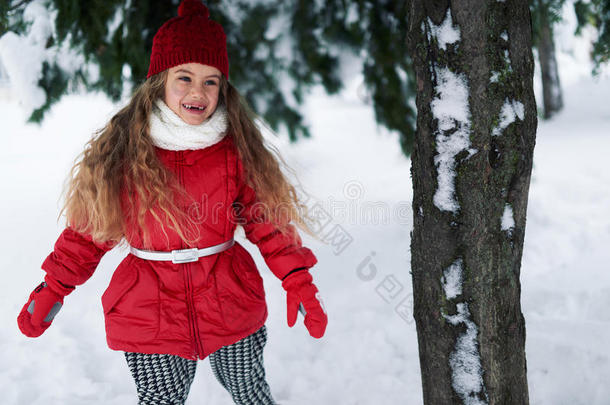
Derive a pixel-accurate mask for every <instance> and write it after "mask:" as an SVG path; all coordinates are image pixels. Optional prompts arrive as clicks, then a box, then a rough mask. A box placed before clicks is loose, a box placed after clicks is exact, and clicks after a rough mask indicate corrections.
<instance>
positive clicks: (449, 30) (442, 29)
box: [428, 7, 460, 50]
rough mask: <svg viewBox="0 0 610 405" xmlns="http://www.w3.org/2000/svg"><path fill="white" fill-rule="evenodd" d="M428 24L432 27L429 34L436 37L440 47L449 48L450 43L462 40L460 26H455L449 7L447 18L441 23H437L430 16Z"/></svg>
mask: <svg viewBox="0 0 610 405" xmlns="http://www.w3.org/2000/svg"><path fill="white" fill-rule="evenodd" d="M428 26H429V27H430V33H429V34H428V36H429V38H428V39H430V35H431V36H433V37H434V38H436V40H437V41H438V47H439V48H440V49H443V50H447V45H448V44H453V43H455V42H457V41H459V40H460V27H458V26H457V25H456V26H455V27H454V26H453V20H452V19H451V8H450V7H448V8H447V14H446V15H445V19H444V20H443V22H442V23H441V24H440V25H436V24H434V23H433V22H432V20H431V19H429V18H428Z"/></svg>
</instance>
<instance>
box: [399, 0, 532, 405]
mask: <svg viewBox="0 0 610 405" xmlns="http://www.w3.org/2000/svg"><path fill="white" fill-rule="evenodd" d="M407 42H408V45H409V50H410V54H411V56H412V58H413V63H414V69H415V75H416V83H417V110H418V117H417V133H416V140H415V145H414V151H413V155H412V168H411V172H412V173H411V174H412V178H413V189H414V193H413V213H414V227H413V232H412V239H411V255H412V261H411V266H412V278H413V291H414V318H415V321H416V326H417V335H418V344H419V355H420V367H421V373H422V384H423V395H424V403H425V404H429V405H445V404H462V403H463V404H469V405H470V404H497V405H507V404H528V403H529V400H528V388H527V375H526V374H527V373H526V359H525V321H524V318H523V315H522V312H521V305H520V290H521V287H520V281H519V274H520V267H521V256H522V251H523V241H524V234H525V220H526V210H527V196H528V190H529V184H530V175H531V169H532V158H533V149H534V144H535V135H536V125H537V114H536V103H535V99H534V92H533V66H534V63H533V56H532V51H531V47H532V39H531V17H530V12H529V8H528V2H527V1H526V0H506V1H502V0H501V1H480V0H479V1H475V0H461V1H449V0H435V1H429V0H409V30H408V35H407Z"/></svg>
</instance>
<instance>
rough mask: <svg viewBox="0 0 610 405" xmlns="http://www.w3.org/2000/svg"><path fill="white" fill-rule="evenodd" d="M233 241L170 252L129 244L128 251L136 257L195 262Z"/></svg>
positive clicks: (233, 240) (222, 248)
mask: <svg viewBox="0 0 610 405" xmlns="http://www.w3.org/2000/svg"><path fill="white" fill-rule="evenodd" d="M234 243H235V239H230V240H228V241H226V242H223V243H221V244H219V245H214V246H210V247H207V248H203V249H197V248H192V249H179V250H172V251H171V252H156V251H153V250H142V249H137V248H134V247H133V246H129V251H130V252H131V253H132V254H133V255H134V256H136V257H139V258H140V259H145V260H161V261H170V260H171V261H172V263H189V262H196V261H197V260H199V258H200V257H203V256H209V255H213V254H216V253H220V252H222V251H224V250H227V249H228V248H230V247H231V246H233V244H234Z"/></svg>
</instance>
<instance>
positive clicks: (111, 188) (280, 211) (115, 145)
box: [59, 71, 320, 248]
mask: <svg viewBox="0 0 610 405" xmlns="http://www.w3.org/2000/svg"><path fill="white" fill-rule="evenodd" d="M166 80H167V71H164V72H161V73H159V74H157V75H154V76H151V77H150V78H148V79H147V80H146V81H145V82H144V83H143V84H141V85H140V86H139V87H138V88H137V89H136V90H135V92H134V94H133V96H132V98H131V100H130V102H129V103H128V105H127V106H125V107H124V108H122V109H121V110H120V111H119V112H118V113H116V114H115V115H114V116H113V117H112V118H111V119H110V121H109V122H108V123H107V124H106V126H104V127H103V128H101V129H100V130H98V131H97V132H96V133H95V135H94V136H93V137H92V139H91V140H90V141H89V142H88V143H87V144H86V147H85V149H84V151H83V152H82V153H81V154H80V155H79V156H78V157H77V159H76V163H75V164H74V165H73V166H72V168H71V170H70V173H69V175H68V178H67V181H66V185H65V188H64V195H65V202H64V205H63V207H62V209H61V211H60V214H59V215H60V216H61V215H62V214H64V213H65V215H66V218H67V224H68V226H70V227H72V228H73V229H75V230H76V231H79V232H83V233H86V234H89V235H91V237H92V238H93V240H94V241H97V242H114V243H119V242H121V240H122V239H123V238H124V237H125V234H126V229H127V224H128V223H130V222H131V221H134V220H135V222H136V223H137V224H138V225H139V226H140V228H141V229H142V236H143V242H144V248H149V247H150V246H151V243H150V241H151V239H150V233H149V230H148V229H147V227H146V226H145V218H146V216H147V214H149V213H150V214H151V215H152V216H153V218H154V219H155V220H156V221H157V222H159V223H160V225H161V229H162V230H163V232H166V231H165V229H166V228H165V227H166V226H167V227H169V228H170V229H173V230H174V231H175V232H176V233H177V234H178V235H179V236H180V238H181V239H182V240H183V241H184V242H185V243H186V244H187V245H188V246H194V245H195V244H196V242H197V240H198V238H199V234H198V227H197V226H196V223H195V222H194V221H193V219H192V218H191V217H190V216H189V215H188V214H187V213H186V212H185V211H184V209H182V208H180V207H179V206H178V205H177V204H176V202H175V201H176V197H177V196H182V197H187V198H190V197H189V196H188V195H187V193H186V191H185V190H184V189H183V188H182V187H181V186H180V185H179V183H178V182H177V181H176V179H175V177H174V175H173V173H172V172H170V171H169V170H168V169H167V168H166V167H165V166H164V165H163V164H162V163H161V161H160V160H159V159H158V157H157V155H156V153H155V149H154V145H153V143H152V139H151V137H150V132H149V116H150V114H151V112H152V109H153V105H154V102H155V101H156V100H157V99H159V98H163V95H164V89H165V82H166ZM218 104H219V105H222V104H224V105H225V106H226V108H227V113H228V130H227V131H228V134H227V136H228V135H229V134H230V135H232V136H233V140H234V144H235V146H236V148H237V151H238V154H239V157H240V159H241V161H242V164H243V167H244V171H245V174H246V182H247V183H248V185H250V186H251V187H252V188H253V189H254V190H256V195H257V200H258V201H259V202H260V204H257V208H258V209H260V210H261V211H259V213H260V214H259V215H262V216H263V217H259V219H263V220H269V221H270V222H271V223H272V224H274V225H275V226H276V228H277V229H278V230H279V231H280V232H282V233H284V234H287V235H291V236H292V237H293V238H297V237H298V236H297V235H296V232H294V230H295V229H294V225H296V227H297V228H299V229H301V230H302V231H304V232H305V233H307V234H308V235H310V236H312V237H314V238H316V239H318V240H320V238H319V236H318V235H317V234H316V232H315V231H313V230H312V228H311V226H310V225H313V224H314V220H313V218H311V217H310V215H309V212H308V209H307V207H306V206H305V204H303V203H302V202H301V201H300V199H299V196H298V194H297V190H296V188H295V187H294V186H293V185H292V184H291V183H290V182H289V181H288V180H287V178H286V176H285V175H284V173H283V172H282V169H281V167H280V162H281V163H282V164H283V165H284V167H285V168H286V170H288V171H290V172H291V173H292V174H293V175H294V176H296V174H295V172H294V170H293V169H291V168H290V167H289V166H288V165H287V164H286V162H285V161H284V159H282V157H281V155H280V154H279V152H278V151H277V149H276V148H274V147H273V146H270V145H268V143H267V142H265V139H264V137H263V135H262V133H261V131H260V130H259V128H258V127H257V125H256V123H255V120H256V118H257V115H256V114H255V113H254V112H253V111H252V109H251V108H250V107H249V106H248V104H247V102H246V101H245V99H244V98H243V97H242V96H241V95H240V94H239V92H238V91H237V90H236V89H235V88H234V87H233V86H232V85H231V84H230V83H229V82H228V81H227V80H226V79H225V77H224V76H223V77H222V79H221V81H220V94H219V101H218ZM135 196H137V198H136V197H135ZM125 197H127V198H125ZM125 204H126V205H125ZM293 224H294V225H293ZM166 236H167V234H166Z"/></svg>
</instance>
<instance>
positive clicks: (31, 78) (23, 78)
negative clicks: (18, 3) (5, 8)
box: [0, 0, 85, 115]
mask: <svg viewBox="0 0 610 405" xmlns="http://www.w3.org/2000/svg"><path fill="white" fill-rule="evenodd" d="M44 4H45V1H44V0H33V1H31V2H30V3H29V4H28V5H27V6H26V7H25V9H24V11H23V18H24V21H25V22H27V23H29V24H31V26H30V29H29V30H28V33H27V34H24V35H22V36H20V35H16V34H15V33H13V32H10V31H9V32H7V33H6V34H4V35H2V36H1V37H0V60H1V61H2V63H3V64H4V66H5V69H6V73H7V74H8V77H9V79H10V82H11V96H12V97H14V98H15V99H17V100H18V102H19V103H20V104H21V106H22V108H23V109H24V111H25V112H26V113H27V114H28V115H29V114H31V113H32V112H33V111H34V110H36V109H38V108H40V107H42V106H43V105H44V104H45V103H46V94H45V92H44V91H43V90H42V89H41V88H40V87H38V82H39V80H40V79H41V78H42V67H43V63H44V62H49V63H57V64H58V66H59V67H60V68H61V69H63V70H64V71H65V72H66V73H67V74H68V75H70V74H71V72H75V71H76V70H77V69H78V68H79V67H81V66H83V65H84V64H85V60H84V57H83V56H81V55H79V54H78V53H77V52H76V50H75V49H71V48H70V46H69V42H70V41H69V39H70V38H69V37H68V39H67V40H66V42H65V43H64V45H63V46H62V47H61V48H55V47H51V48H47V47H46V44H47V40H48V38H49V37H51V36H52V35H53V30H54V26H53V24H51V21H54V13H55V12H54V11H49V10H48V9H47V8H46V7H45V5H44Z"/></svg>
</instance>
